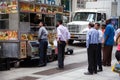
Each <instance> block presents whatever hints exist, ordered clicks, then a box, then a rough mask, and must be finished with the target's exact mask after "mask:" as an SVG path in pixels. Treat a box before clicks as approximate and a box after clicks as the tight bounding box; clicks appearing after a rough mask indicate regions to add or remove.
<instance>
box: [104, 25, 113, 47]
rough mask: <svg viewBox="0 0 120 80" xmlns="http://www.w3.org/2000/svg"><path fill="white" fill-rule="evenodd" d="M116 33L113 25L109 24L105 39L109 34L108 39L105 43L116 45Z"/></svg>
mask: <svg viewBox="0 0 120 80" xmlns="http://www.w3.org/2000/svg"><path fill="white" fill-rule="evenodd" d="M114 35H115V30H114V27H113V25H112V24H108V25H107V27H106V29H105V33H104V39H105V38H106V37H107V36H108V39H107V40H106V41H105V45H109V46H112V45H114Z"/></svg>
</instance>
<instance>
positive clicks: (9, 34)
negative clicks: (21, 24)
mask: <svg viewBox="0 0 120 80" xmlns="http://www.w3.org/2000/svg"><path fill="white" fill-rule="evenodd" d="M0 40H18V33H17V31H12V30H11V31H10V30H4V31H0Z"/></svg>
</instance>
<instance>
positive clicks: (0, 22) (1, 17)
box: [0, 14, 9, 29]
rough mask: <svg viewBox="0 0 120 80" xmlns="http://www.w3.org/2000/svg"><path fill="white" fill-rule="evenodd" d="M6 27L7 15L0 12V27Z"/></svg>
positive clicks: (7, 23)
mask: <svg viewBox="0 0 120 80" xmlns="http://www.w3.org/2000/svg"><path fill="white" fill-rule="evenodd" d="M8 28H9V15H8V14H0V29H8Z"/></svg>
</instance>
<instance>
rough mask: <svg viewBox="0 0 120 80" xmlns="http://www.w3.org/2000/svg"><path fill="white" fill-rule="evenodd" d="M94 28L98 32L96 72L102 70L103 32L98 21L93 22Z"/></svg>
mask: <svg viewBox="0 0 120 80" xmlns="http://www.w3.org/2000/svg"><path fill="white" fill-rule="evenodd" d="M95 28H96V29H97V30H98V32H99V43H98V50H97V66H98V70H97V71H98V72H101V71H103V68H102V52H101V51H102V40H103V32H102V31H101V30H100V23H95Z"/></svg>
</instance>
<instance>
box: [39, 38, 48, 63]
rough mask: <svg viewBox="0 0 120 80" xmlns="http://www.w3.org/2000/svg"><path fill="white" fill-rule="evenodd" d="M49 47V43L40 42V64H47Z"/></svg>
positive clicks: (45, 41)
mask: <svg viewBox="0 0 120 80" xmlns="http://www.w3.org/2000/svg"><path fill="white" fill-rule="evenodd" d="M47 47H48V41H47V40H40V44H39V50H40V51H39V52H40V53H39V56H40V64H43V65H46V64H47Z"/></svg>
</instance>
